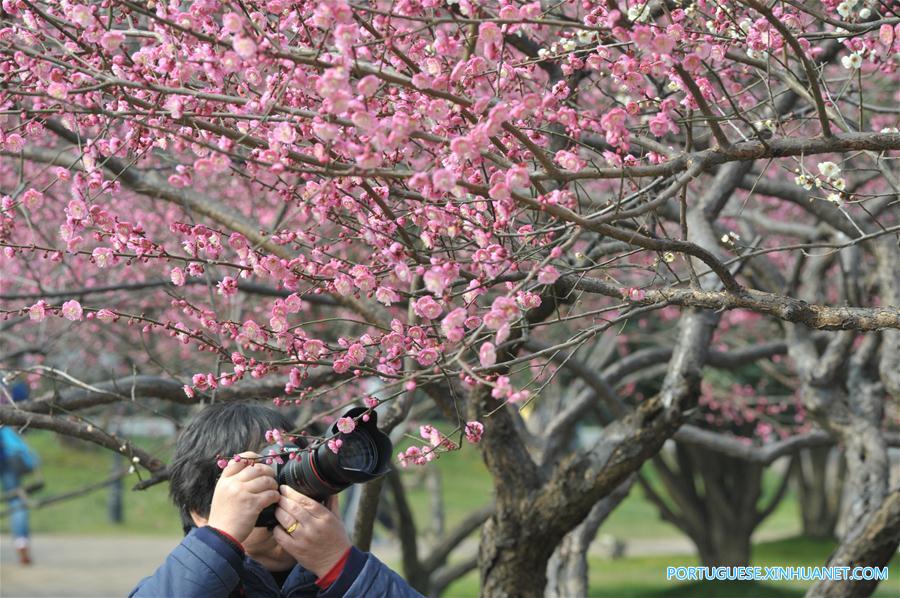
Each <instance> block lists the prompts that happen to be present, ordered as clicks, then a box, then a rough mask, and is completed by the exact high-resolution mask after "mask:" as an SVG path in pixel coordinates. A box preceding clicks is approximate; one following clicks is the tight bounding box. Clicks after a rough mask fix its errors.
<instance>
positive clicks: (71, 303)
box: [62, 299, 83, 322]
mask: <svg viewBox="0 0 900 598" xmlns="http://www.w3.org/2000/svg"><path fill="white" fill-rule="evenodd" d="M82 313H83V310H82V309H81V304H80V303H79V302H78V301H76V300H75V299H69V300H68V301H66V302H65V303H63V304H62V315H63V317H64V318H65V319H67V320H71V321H73V322H77V321H78V320H80V319H81V316H82Z"/></svg>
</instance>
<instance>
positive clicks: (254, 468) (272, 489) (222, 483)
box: [207, 452, 281, 542]
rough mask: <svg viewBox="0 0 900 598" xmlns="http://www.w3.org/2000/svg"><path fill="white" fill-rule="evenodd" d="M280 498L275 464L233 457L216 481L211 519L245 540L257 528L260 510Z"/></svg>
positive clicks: (215, 524) (236, 538)
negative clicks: (273, 465) (273, 467)
mask: <svg viewBox="0 0 900 598" xmlns="http://www.w3.org/2000/svg"><path fill="white" fill-rule="evenodd" d="M241 457H249V458H255V457H259V455H257V454H256V453H251V452H247V453H241ZM279 498H281V495H280V494H279V493H278V482H276V481H275V471H274V470H273V469H272V468H271V467H269V466H268V465H265V464H263V463H254V462H252V461H248V460H247V459H242V460H240V461H231V462H229V463H228V466H227V467H225V469H224V470H222V477H220V478H219V481H218V482H217V483H216V489H215V491H214V492H213V498H212V504H211V505H210V508H209V520H208V521H207V523H208V524H209V525H211V526H212V527H214V528H216V529H218V530H221V531H223V532H225V533H226V534H228V535H229V536H231V537H232V538H234V539H235V540H237V541H238V542H243V541H244V540H246V539H247V536H249V535H250V532H252V531H253V527H254V525H255V524H256V518H257V517H259V513H260V512H261V511H262V510H263V509H265V508H266V507H268V506H269V505H271V504H274V503H276V502H278V499H279Z"/></svg>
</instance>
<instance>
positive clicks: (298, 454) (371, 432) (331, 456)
mask: <svg viewBox="0 0 900 598" xmlns="http://www.w3.org/2000/svg"><path fill="white" fill-rule="evenodd" d="M366 411H368V410H367V409H366V408H365V407H354V408H353V409H350V410H349V411H347V412H346V413H344V415H343V417H350V418H353V419H354V420H356V427H355V428H354V429H353V431H352V432H350V433H349V434H345V433H343V432H341V431H339V430H338V429H337V424H334V425H333V426H332V427H331V433H332V435H331V437H330V438H332V439H334V440H340V441H341V447H340V449H339V450H338V452H337V453H335V452H333V451H332V450H331V449H330V448H329V447H328V445H327V443H326V442H322V443H321V444H320V445H318V446H317V447H315V448H301V447H299V446H297V445H296V444H291V443H285V444H284V445H278V444H271V445H269V446H267V447H265V448H264V449H263V450H262V456H263V457H268V456H275V455H277V456H279V457H282V461H284V463H277V462H275V461H273V463H272V464H271V467H272V468H274V469H275V479H276V480H277V481H278V485H279V486H280V485H281V484H285V485H287V486H290V487H291V488H293V489H294V490H296V491H297V492H300V493H301V494H305V495H306V496H308V497H310V498H312V499H313V500H317V501H319V502H325V499H326V498H328V497H329V496H331V495H332V494H337V493H338V492H340V491H341V490H344V489H345V488H349V487H350V486H352V485H353V484H359V483H362V482H368V481H369V480H374V479H375V478H378V477H381V476H383V475H384V474H386V473H387V472H388V471H389V469H390V466H389V465H388V463H389V462H390V460H391V452H392V451H393V445H392V444H391V439H390V438H388V436H387V434H385V433H384V432H382V431H381V430H379V429H378V415H377V414H376V413H375V412H374V411H371V412H369V417H368V421H363V420H362V418H361V417H360V416H361V415H362V414H363V413H365V412H366ZM357 418H359V419H357ZM291 453H294V454H293V455H290V454H291ZM288 456H291V457H292V458H288ZM277 524H278V521H277V520H276V519H275V505H270V506H268V507H266V508H265V509H263V511H262V513H260V514H259V518H258V519H257V520H256V527H267V528H270V529H271V528H273V527H275V526H276V525H277Z"/></svg>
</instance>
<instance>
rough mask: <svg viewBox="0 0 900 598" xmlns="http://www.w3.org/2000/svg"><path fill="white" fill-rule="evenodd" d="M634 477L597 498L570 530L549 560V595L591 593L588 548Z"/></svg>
mask: <svg viewBox="0 0 900 598" xmlns="http://www.w3.org/2000/svg"><path fill="white" fill-rule="evenodd" d="M634 481H635V476H632V477H630V478H628V480H626V481H625V482H624V483H622V485H620V486H619V487H618V488H616V489H615V490H614V491H613V492H612V494H610V495H609V496H607V497H606V498H604V499H602V500H600V501H599V502H597V504H595V505H594V507H593V508H592V509H591V512H590V513H588V516H587V517H585V519H584V521H583V522H581V524H579V525H578V527H576V528H575V529H573V530H572V531H570V532H569V533H568V534H566V536H565V537H564V538H563V540H562V542H560V544H559V546H557V548H556V550H555V551H554V553H553V556H552V557H551V558H550V562H549V563H548V564H547V589H546V590H545V592H544V597H545V598H567V597H569V596H587V594H588V587H589V584H588V562H587V555H588V549H589V548H590V546H591V543H592V542H593V541H594V538H595V537H596V536H597V530H599V529H600V526H601V525H603V522H604V521H606V518H607V517H609V515H610V514H611V513H612V512H613V510H615V508H616V507H617V506H619V504H621V502H622V501H623V500H625V498H626V497H627V496H628V493H629V492H630V491H631V486H632V485H634Z"/></svg>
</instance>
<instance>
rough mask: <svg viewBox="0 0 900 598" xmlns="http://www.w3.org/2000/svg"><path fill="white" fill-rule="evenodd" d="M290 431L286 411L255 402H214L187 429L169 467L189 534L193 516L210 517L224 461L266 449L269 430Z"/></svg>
mask: <svg viewBox="0 0 900 598" xmlns="http://www.w3.org/2000/svg"><path fill="white" fill-rule="evenodd" d="M274 428H278V429H279V430H282V431H288V430H290V429H292V428H293V425H292V424H291V421H290V420H289V419H288V418H287V417H285V416H284V415H283V414H282V413H280V412H278V411H276V410H274V409H272V408H270V407H265V406H263V405H259V404H256V403H241V402H234V403H213V404H212V405H210V406H208V407H206V408H204V409H203V410H201V411H200V412H199V413H198V414H197V415H196V416H195V417H194V418H193V419H192V420H191V422H190V423H189V424H188V425H187V426H186V427H185V428H184V430H182V432H181V435H180V436H179V437H178V442H177V444H176V445H175V456H174V457H173V458H172V463H171V464H170V465H169V495H170V496H171V497H172V502H174V503H175V506H176V507H178V509H179V511H180V512H181V523H182V526H183V527H184V530H185V533H186V532H187V531H188V530H190V528H192V527H193V526H194V521H193V519H191V512H195V513H197V514H198V515H201V516H203V517H209V507H210V504H212V496H213V491H214V490H215V487H216V482H217V481H218V479H219V474H220V473H221V469H219V466H218V465H217V464H216V456H217V455H221V456H222V457H223V458H225V459H230V458H231V457H232V456H234V455H236V454H238V453H242V452H244V451H257V452H258V451H259V449H261V448H262V447H264V446H265V445H266V440H265V434H266V430H271V429H274Z"/></svg>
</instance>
